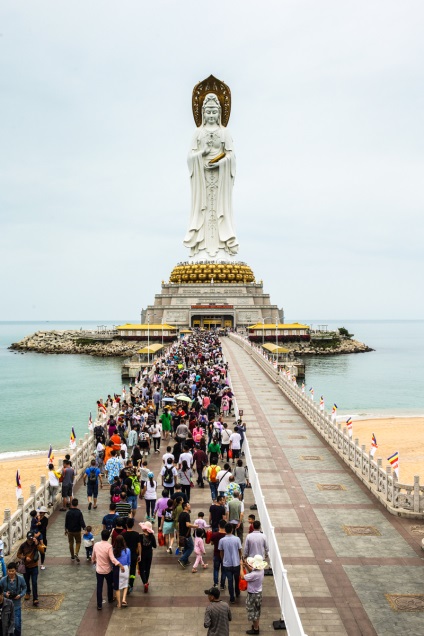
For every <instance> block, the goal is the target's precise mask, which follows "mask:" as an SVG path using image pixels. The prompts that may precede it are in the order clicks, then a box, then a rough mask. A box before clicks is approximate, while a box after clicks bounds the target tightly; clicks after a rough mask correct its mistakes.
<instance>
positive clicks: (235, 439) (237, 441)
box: [230, 426, 241, 464]
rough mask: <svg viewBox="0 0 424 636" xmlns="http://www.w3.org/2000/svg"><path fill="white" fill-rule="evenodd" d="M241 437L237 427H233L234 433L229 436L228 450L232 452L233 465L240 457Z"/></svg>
mask: <svg viewBox="0 0 424 636" xmlns="http://www.w3.org/2000/svg"><path fill="white" fill-rule="evenodd" d="M240 447H241V435H240V433H239V432H238V426H235V427H234V433H232V434H231V435H230V449H231V450H232V452H233V464H235V460H236V459H238V458H239V457H240Z"/></svg>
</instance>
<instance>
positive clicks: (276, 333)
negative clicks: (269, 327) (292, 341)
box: [275, 321, 278, 368]
mask: <svg viewBox="0 0 424 636" xmlns="http://www.w3.org/2000/svg"><path fill="white" fill-rule="evenodd" d="M277 329H278V323H277V321H275V355H276V358H277V368H278V332H277Z"/></svg>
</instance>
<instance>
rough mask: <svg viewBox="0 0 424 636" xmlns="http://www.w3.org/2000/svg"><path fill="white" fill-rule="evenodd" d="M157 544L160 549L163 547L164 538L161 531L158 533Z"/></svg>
mask: <svg viewBox="0 0 424 636" xmlns="http://www.w3.org/2000/svg"><path fill="white" fill-rule="evenodd" d="M158 543H159V545H160V546H161V547H162V546H164V545H165V537H164V536H163V532H162V530H159V532H158Z"/></svg>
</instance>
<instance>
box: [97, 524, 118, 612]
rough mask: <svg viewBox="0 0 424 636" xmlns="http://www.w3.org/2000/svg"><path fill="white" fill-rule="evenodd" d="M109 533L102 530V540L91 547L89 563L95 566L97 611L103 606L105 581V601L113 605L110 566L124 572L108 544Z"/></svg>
mask: <svg viewBox="0 0 424 636" xmlns="http://www.w3.org/2000/svg"><path fill="white" fill-rule="evenodd" d="M109 536H110V534H109V532H108V531H107V530H102V533H101V538H102V540H101V541H99V542H98V543H95V544H94V546H93V555H92V557H91V561H92V562H93V563H94V564H95V566H96V578H97V609H98V610H101V609H102V605H103V598H102V597H103V583H104V581H106V585H107V600H108V602H109V603H113V574H112V564H113V565H119V566H120V568H121V572H124V566H123V565H121V564H120V563H119V561H118V559H116V558H115V556H114V554H113V548H112V545H111V544H110V543H109Z"/></svg>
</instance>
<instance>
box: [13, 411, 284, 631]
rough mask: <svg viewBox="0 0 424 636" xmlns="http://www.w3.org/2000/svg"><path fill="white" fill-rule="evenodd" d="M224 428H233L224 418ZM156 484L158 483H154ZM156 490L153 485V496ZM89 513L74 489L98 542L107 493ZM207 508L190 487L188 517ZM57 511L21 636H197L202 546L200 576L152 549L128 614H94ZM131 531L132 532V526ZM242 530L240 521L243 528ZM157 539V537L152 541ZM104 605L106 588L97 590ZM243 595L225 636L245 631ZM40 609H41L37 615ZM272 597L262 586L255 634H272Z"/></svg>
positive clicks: (85, 565) (88, 570)
mask: <svg viewBox="0 0 424 636" xmlns="http://www.w3.org/2000/svg"><path fill="white" fill-rule="evenodd" d="M227 421H228V422H230V421H231V422H233V421H234V420H233V419H232V418H228V420H227ZM164 452H165V447H164V442H163V441H162V442H161V453H160V454H159V455H153V456H151V459H150V460H149V467H150V468H151V470H153V472H154V474H155V478H156V476H157V474H158V473H159V470H160V467H161V465H162V460H161V458H162V453H164ZM158 482H159V483H160V478H159V480H158ZM160 491H161V488H160V487H158V493H160ZM99 493H100V494H99V500H98V508H97V510H91V511H88V510H87V500H86V489H85V488H84V486H82V485H80V486H79V487H78V489H77V491H76V496H77V497H78V499H79V503H80V505H79V507H80V509H81V510H82V511H83V514H84V520H85V522H86V524H88V523H90V524H91V525H92V526H93V527H94V533H95V534H96V540H98V539H99V532H100V529H101V520H102V518H103V516H104V515H105V514H106V513H107V512H108V505H109V488H108V487H107V486H106V487H105V488H104V489H103V490H100V491H99ZM251 493H252V491H251V490H249V489H248V490H246V491H245V494H246V496H245V503H246V519H247V516H248V513H249V506H250V505H251V504H252V503H253V498H252V494H251ZM139 503H140V507H139V508H138V511H137V516H136V523H137V524H138V522H140V521H144V519H145V503H144V501H140V502H139ZM210 504H211V500H210V491H209V487H208V486H207V484H205V488H204V489H200V488H198V487H197V486H196V487H195V488H193V489H192V494H191V508H192V513H191V519H192V521H194V519H195V518H196V517H197V513H198V512H199V511H200V510H202V511H204V512H205V518H206V519H207V518H208V510H209V506H210ZM64 520H65V513H61V512H55V513H54V514H53V515H52V519H51V520H50V522H49V527H48V552H47V556H46V566H47V568H46V570H45V571H43V572H41V573H40V575H39V579H38V581H39V594H40V608H39V609H33V608H32V603H31V601H28V602H27V603H25V607H27V608H28V609H27V611H24V612H23V621H24V622H23V627H24V633H26V634H37V636H51V634H56V633H60V634H61V636H75V635H76V634H77V635H78V636H87V634H89V635H90V636H104V635H105V634H106V635H107V636H112V635H113V636H116V634H118V633H125V634H138V633H140V632H143V633H155V634H160V635H163V636H200V635H202V636H205V634H206V630H205V628H204V627H203V618H204V611H205V607H206V605H207V603H208V600H207V597H206V596H205V594H204V590H205V589H207V588H209V587H211V585H212V583H213V579H212V572H213V567H212V551H213V548H212V546H206V557H205V562H206V563H208V564H209V567H208V569H207V570H204V571H201V570H200V569H199V571H198V572H197V573H196V574H192V573H191V568H190V567H189V568H186V569H185V570H182V569H181V567H180V566H179V565H178V563H177V557H176V556H175V554H172V555H170V554H166V552H165V548H159V547H158V548H157V550H155V551H154V556H153V563H152V571H151V576H150V587H149V592H148V594H144V592H143V587H142V584H141V580H140V577H139V576H138V575H137V579H136V583H135V591H134V592H133V594H131V596H130V597H129V599H128V608H126V609H122V610H121V609H117V608H115V607H114V606H111V605H109V604H107V603H105V604H104V605H103V610H102V611H101V612H99V611H97V603H96V595H95V590H96V575H95V572H94V570H93V567H92V565H91V563H90V562H88V561H86V560H85V555H84V549H83V548H81V553H80V556H81V557H82V558H81V563H80V564H77V563H75V561H71V559H70V556H69V551H68V542H67V538H66V537H65V536H64ZM138 529H139V528H138ZM245 529H246V530H247V522H246V523H245ZM156 536H157V535H156ZM103 597H104V599H106V586H105V588H104V595H103ZM245 597H246V594H245V593H242V594H241V596H240V599H239V600H237V602H236V605H232V606H231V611H232V614H233V620H232V622H231V625H230V633H231V634H244V632H245V630H246V629H248V628H249V624H248V623H247V618H246V610H245ZM222 599H223V600H225V601H227V602H228V600H229V596H228V594H227V591H225V592H222ZM43 609H44V610H47V611H43ZM279 616H280V614H279V606H278V599H277V598H276V593H275V588H274V581H273V578H272V577H266V578H265V580H264V601H263V610H262V618H261V634H263V635H265V636H267V635H269V634H271V633H272V634H274V630H273V629H272V621H273V620H277V619H278V618H279Z"/></svg>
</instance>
